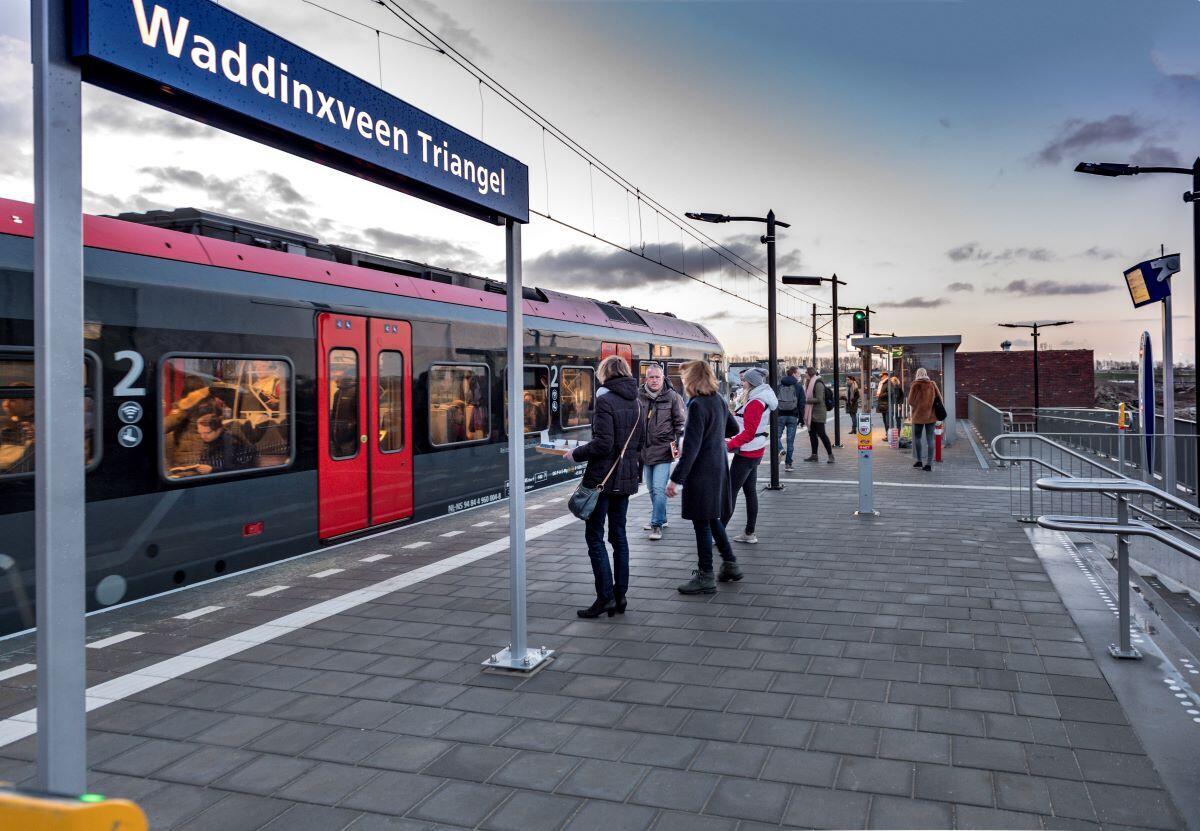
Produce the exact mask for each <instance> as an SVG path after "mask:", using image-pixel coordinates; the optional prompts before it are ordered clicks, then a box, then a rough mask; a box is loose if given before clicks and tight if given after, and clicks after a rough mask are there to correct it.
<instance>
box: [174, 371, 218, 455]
mask: <svg viewBox="0 0 1200 831" xmlns="http://www.w3.org/2000/svg"><path fill="white" fill-rule="evenodd" d="M183 391H184V395H183V397H182V398H180V399H179V400H178V401H176V402H175V404H174V405H173V406H172V407H171V409H170V410H169V411H168V412H167V414H166V415H165V416H164V417H163V440H164V444H165V450H166V456H167V466H168V467H182V466H185V465H194V464H196V463H197V462H198V461H199V459H200V450H201V448H202V444H203V443H202V442H201V441H200V436H199V435H198V434H197V432H196V428H195V423H194V422H195V419H196V410H197V408H198V407H199V406H200V405H201V404H202V403H204V402H205V401H207V400H209V399H211V398H212V393H211V392H210V390H209V388H208V384H206V383H205V382H204V379H202V378H200V377H198V376H196V375H188V376H186V377H185V378H184V379H183Z"/></svg>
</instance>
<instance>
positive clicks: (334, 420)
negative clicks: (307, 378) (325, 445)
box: [329, 349, 359, 459]
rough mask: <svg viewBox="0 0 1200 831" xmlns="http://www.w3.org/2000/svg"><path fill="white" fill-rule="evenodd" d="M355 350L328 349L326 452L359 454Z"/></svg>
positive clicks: (343, 455) (341, 456) (345, 455)
mask: <svg viewBox="0 0 1200 831" xmlns="http://www.w3.org/2000/svg"><path fill="white" fill-rule="evenodd" d="M358 416H359V413H358V353H357V352H355V351H354V350H353V349H331V350H329V455H330V457H331V458H334V459H353V458H354V457H355V456H357V455H358Z"/></svg>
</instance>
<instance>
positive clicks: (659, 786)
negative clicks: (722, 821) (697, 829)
mask: <svg viewBox="0 0 1200 831" xmlns="http://www.w3.org/2000/svg"><path fill="white" fill-rule="evenodd" d="M718 780H719V777H718V776H716V775H714V774H710V773H696V772H689V771H682V770H651V771H650V772H649V773H648V774H646V777H645V778H644V779H643V780H642V782H641V784H640V785H638V787H637V789H636V790H635V791H634V792H633V795H632V796H631V797H630V801H631V802H636V803H639V804H642V805H651V806H654V807H656V808H671V809H674V810H678V811H692V812H695V813H699V812H700V811H701V810H702V809H703V808H704V805H705V803H706V802H708V797H709V795H710V794H712V792H713V789H714V788H715V787H716V785H717V782H718Z"/></svg>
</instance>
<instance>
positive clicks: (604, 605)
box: [575, 597, 617, 618]
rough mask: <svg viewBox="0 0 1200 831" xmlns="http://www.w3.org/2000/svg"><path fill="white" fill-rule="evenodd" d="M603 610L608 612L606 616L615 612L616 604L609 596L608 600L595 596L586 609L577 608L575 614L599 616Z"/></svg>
mask: <svg viewBox="0 0 1200 831" xmlns="http://www.w3.org/2000/svg"><path fill="white" fill-rule="evenodd" d="M605 612H608V616H609V617H612V616H613V615H615V614H616V613H617V604H616V603H614V602H613V601H612V599H611V598H610V599H608V600H603V599H601V598H599V597H597V598H596V602H595V603H593V604H592V605H591V606H588V607H587V608H586V609H579V610H578V611H576V612H575V614H577V615H579V616H580V617H583V618H594V617H600V615H602V614H604V613H605Z"/></svg>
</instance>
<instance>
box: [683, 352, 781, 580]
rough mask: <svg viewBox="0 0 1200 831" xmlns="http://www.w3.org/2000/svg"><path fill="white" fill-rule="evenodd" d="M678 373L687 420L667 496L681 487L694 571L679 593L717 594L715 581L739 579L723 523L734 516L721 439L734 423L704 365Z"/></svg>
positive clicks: (731, 431) (690, 365)
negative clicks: (692, 535) (717, 557)
mask: <svg viewBox="0 0 1200 831" xmlns="http://www.w3.org/2000/svg"><path fill="white" fill-rule="evenodd" d="M681 369H682V373H683V390H684V392H685V393H686V394H687V396H688V404H687V421H686V425H685V426H684V429H683V449H682V452H681V453H680V455H679V463H678V464H677V465H675V470H674V471H672V473H671V481H670V482H669V483H668V484H667V496H668V498H674V497H675V496H676V495H677V494H678V493H679V491H678V488H679V487H682V488H683V500H682V502H683V504H682V505H681V506H680V508H681V512H682V514H683V518H684V519H690V520H691V521H692V527H693V529H695V532H696V570H695V571H693V572H692V579H691V580H688V581H687V582H686V583H683V584H682V585H680V586H679V592H680V593H681V594H712V593H713V592H715V591H716V590H717V580H721V581H722V582H726V581H729V580H741V579H742V569H741V566H739V565H738V562H737V557H736V556H734V553H733V546H731V545H730V544H729V537H728V535H727V534H726V533H725V522H724V520H723V519H722V518H723V517H725V516H727V515H729V514H731V513H733V497H732V496H731V492H730V488H729V462H728V457H727V455H726V452H725V439H726V438H727V437H729V436H733V435H734V434H736V433H737V432H738V425H737V421H736V420H735V419H734V417H733V415H732V414H731V413H730V412H729V407H728V406H726V404H725V401H724V399H723V398H722V396H720V395H718V394H717V379H716V377H715V376H714V375H713V372H712V368H711V367H710V366H709V365H708V364H707V363H705V362H704V361H688V362H687V363H685V364H684V365H683V367H682V368H681ZM760 375H761V373H760ZM764 447H765V445H764ZM714 541H715V542H716V546H717V551H719V552H720V554H721V574H720V576H717V575H715V574H713V543H714Z"/></svg>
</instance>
